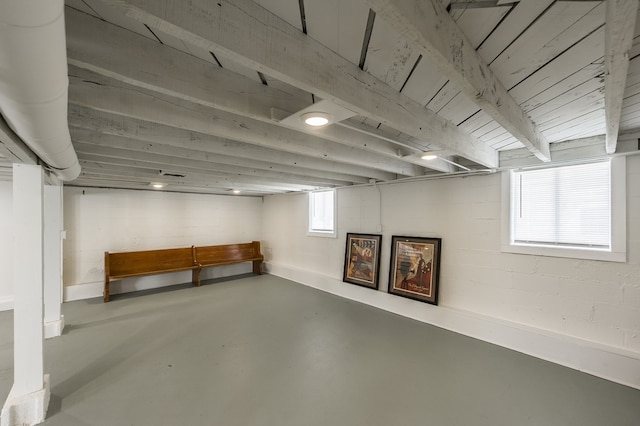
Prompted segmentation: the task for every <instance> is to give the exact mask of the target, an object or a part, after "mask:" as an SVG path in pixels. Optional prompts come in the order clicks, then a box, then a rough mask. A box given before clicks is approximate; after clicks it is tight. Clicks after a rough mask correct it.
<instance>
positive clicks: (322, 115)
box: [300, 112, 333, 127]
mask: <svg viewBox="0 0 640 426" xmlns="http://www.w3.org/2000/svg"><path fill="white" fill-rule="evenodd" d="M300 118H301V119H302V121H303V122H304V123H305V124H306V125H308V126H312V127H322V126H326V125H327V124H329V123H331V120H333V117H332V116H331V115H330V114H327V113H326V112H305V113H304V114H302V115H301V116H300Z"/></svg>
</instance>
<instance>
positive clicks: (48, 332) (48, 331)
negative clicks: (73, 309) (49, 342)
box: [44, 315, 64, 339]
mask: <svg viewBox="0 0 640 426" xmlns="http://www.w3.org/2000/svg"><path fill="white" fill-rule="evenodd" d="M62 330H64V315H60V319H59V320H57V321H49V322H45V323H44V338H45V339H51V338H53V337H58V336H62Z"/></svg>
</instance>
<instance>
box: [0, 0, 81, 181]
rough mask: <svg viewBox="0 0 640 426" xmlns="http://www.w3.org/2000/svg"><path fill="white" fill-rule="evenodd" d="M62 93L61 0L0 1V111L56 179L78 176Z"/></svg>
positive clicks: (64, 78) (64, 70) (64, 64)
mask: <svg viewBox="0 0 640 426" xmlns="http://www.w3.org/2000/svg"><path fill="white" fill-rule="evenodd" d="M68 89H69V79H68V77H67V54H66V39H65V27H64V3H63V1H62V0H5V1H1V2H0V113H1V114H2V115H3V116H4V117H5V119H6V121H7V123H8V124H9V126H10V127H11V129H12V130H13V131H14V132H15V133H16V134H17V135H18V136H19V137H20V138H21V139H22V140H23V141H24V142H25V143H26V144H27V145H28V146H29V148H31V149H32V150H33V152H35V153H36V154H37V155H38V157H40V159H41V160H42V161H44V162H45V163H46V164H47V165H48V167H49V168H50V169H52V170H53V172H54V173H55V174H56V176H58V177H59V178H60V179H62V180H73V179H75V178H77V177H78V176H79V175H80V164H79V163H78V158H77V156H76V153H75V150H74V149H73V145H72V143H71V136H70V134H69V127H68V124H67V103H68V102H67V101H68Z"/></svg>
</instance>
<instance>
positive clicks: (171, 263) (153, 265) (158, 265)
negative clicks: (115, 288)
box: [104, 241, 264, 302]
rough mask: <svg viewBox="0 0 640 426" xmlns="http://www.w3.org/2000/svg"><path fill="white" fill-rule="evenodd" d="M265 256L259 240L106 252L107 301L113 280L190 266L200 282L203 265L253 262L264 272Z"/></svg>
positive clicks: (257, 270)
mask: <svg viewBox="0 0 640 426" xmlns="http://www.w3.org/2000/svg"><path fill="white" fill-rule="evenodd" d="M263 260H264V257H263V256H262V254H260V242H259V241H253V242H251V243H242V244H226V245H218V246H202V247H196V246H191V247H184V248H171V249H162V250H144V251H130V252H120V253H109V252H105V253H104V301H105V302H108V301H109V297H110V288H109V287H110V282H111V280H115V279H121V278H128V277H138V276H145V275H155V274H163V273H168V272H179V271H189V270H190V271H192V275H191V280H192V282H193V284H195V285H197V286H200V273H201V271H202V268H205V267H210V266H221V265H230V264H233V263H241V262H253V272H254V273H256V274H262V262H263Z"/></svg>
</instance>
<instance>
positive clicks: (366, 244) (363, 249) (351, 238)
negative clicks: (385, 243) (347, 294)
mask: <svg viewBox="0 0 640 426" xmlns="http://www.w3.org/2000/svg"><path fill="white" fill-rule="evenodd" d="M381 242H382V235H375V234H355V233H347V245H346V248H345V254H344V273H343V276H342V281H344V282H346V283H351V284H356V285H360V286H363V287H368V288H372V289H376V290H377V289H378V282H379V275H380V274H379V272H380V244H381Z"/></svg>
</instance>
